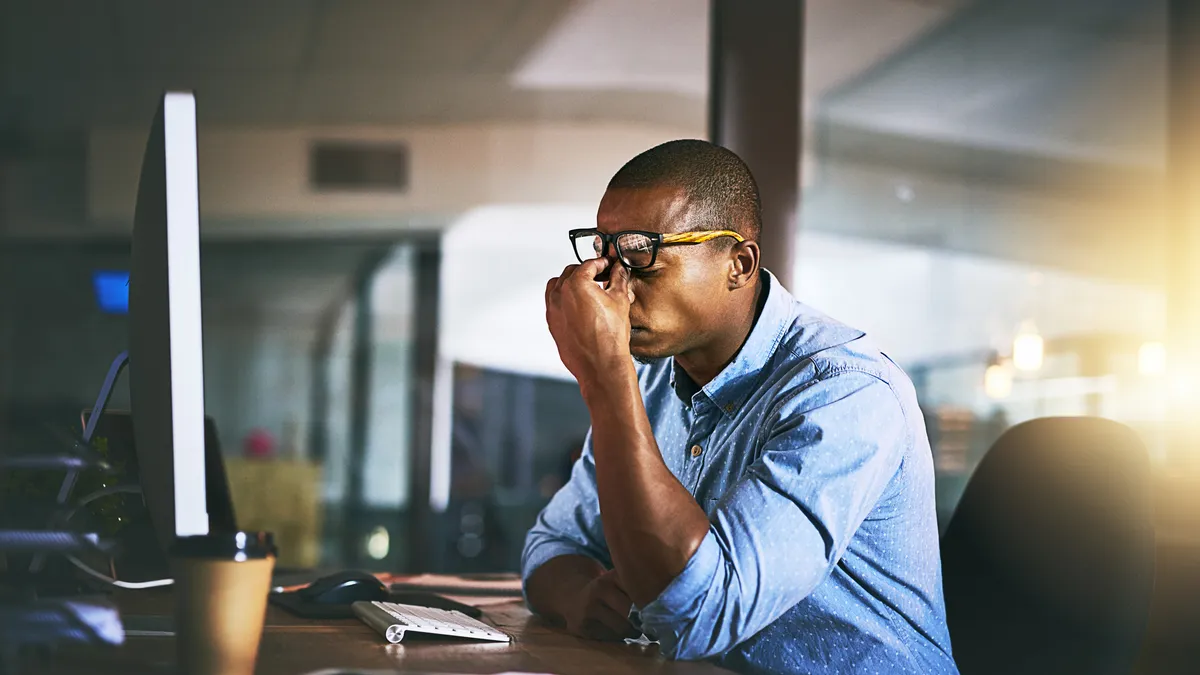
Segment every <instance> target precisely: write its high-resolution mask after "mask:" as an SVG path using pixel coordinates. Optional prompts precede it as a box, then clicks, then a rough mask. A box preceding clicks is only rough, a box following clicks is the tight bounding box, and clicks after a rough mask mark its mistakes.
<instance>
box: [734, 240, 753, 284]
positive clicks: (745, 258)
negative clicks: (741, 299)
mask: <svg viewBox="0 0 1200 675" xmlns="http://www.w3.org/2000/svg"><path fill="white" fill-rule="evenodd" d="M760 255H761V251H760V250H759V248H758V242H757V241H741V242H737V243H735V244H734V245H733V248H732V249H731V250H730V251H729V290H731V291H732V290H734V289H738V288H745V287H746V286H749V285H750V284H751V283H753V282H754V280H755V279H757V278H758V266H759V260H760V258H759V256H760Z"/></svg>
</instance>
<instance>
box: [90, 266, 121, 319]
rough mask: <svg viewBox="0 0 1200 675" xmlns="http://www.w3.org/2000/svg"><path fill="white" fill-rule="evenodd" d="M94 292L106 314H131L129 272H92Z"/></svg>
mask: <svg viewBox="0 0 1200 675" xmlns="http://www.w3.org/2000/svg"><path fill="white" fill-rule="evenodd" d="M92 290H93V291H94V292H95V293H96V304H97V305H99V307H100V311H101V312H104V313H105V314H128V313H129V272H122V271H120V270H97V271H95V272H92Z"/></svg>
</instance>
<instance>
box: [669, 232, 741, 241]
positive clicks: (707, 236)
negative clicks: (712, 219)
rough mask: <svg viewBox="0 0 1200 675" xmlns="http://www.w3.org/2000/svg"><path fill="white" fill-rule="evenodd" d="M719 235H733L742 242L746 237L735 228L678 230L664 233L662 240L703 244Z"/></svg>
mask: <svg viewBox="0 0 1200 675" xmlns="http://www.w3.org/2000/svg"><path fill="white" fill-rule="evenodd" d="M717 237H733V238H734V240H736V241H739V242H742V241H746V238H745V237H743V236H742V235H740V234H738V233H737V232H734V231H733V230H697V231H695V232H676V233H674V234H664V235H663V238H662V241H663V243H664V244H701V243H704V242H706V241H710V240H712V239H716V238H717Z"/></svg>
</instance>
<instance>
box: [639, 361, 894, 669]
mask: <svg viewBox="0 0 1200 675" xmlns="http://www.w3.org/2000/svg"><path fill="white" fill-rule="evenodd" d="M764 424H767V425H769V426H768V427H767V428H768V431H767V432H766V433H767V434H768V435H767V437H766V439H765V441H764V442H763V444H762V453H761V456H760V457H759V459H758V460H757V461H755V463H754V464H752V465H751V466H750V468H749V469H748V470H747V471H746V473H745V474H744V475H743V476H742V477H741V478H740V479H739V480H738V481H737V483H735V484H734V485H733V487H731V488H730V489H729V490H728V491H727V492H726V493H725V495H724V496H723V497H722V498H721V501H720V503H719V504H718V507H717V509H716V511H715V513H714V514H713V516H712V518H711V523H710V526H709V531H708V534H707V535H706V536H705V537H704V539H703V540H702V542H701V544H700V546H699V548H697V549H696V551H695V553H694V554H693V555H692V557H691V559H690V560H689V561H688V563H687V565H686V567H685V568H684V570H683V571H682V572H681V573H680V574H679V575H678V576H677V577H676V578H675V579H674V580H673V581H672V582H671V584H670V585H668V586H667V588H666V589H665V590H664V591H663V592H662V593H661V594H660V595H659V597H658V598H656V599H655V600H654V601H653V602H651V603H649V604H648V605H646V606H645V607H643V608H641V611H640V615H641V621H642V626H643V628H644V629H645V631H646V633H647V635H650V636H652V637H654V638H656V639H658V640H659V642H660V644H661V648H662V651H663V653H664V654H666V655H667V656H669V657H671V658H678V659H697V658H706V657H711V656H716V655H720V654H723V653H725V652H727V651H729V650H730V649H732V648H733V647H735V646H736V645H737V644H738V643H740V642H742V641H744V640H746V639H748V638H750V637H752V636H753V635H754V634H755V633H757V632H759V631H760V630H762V629H763V628H765V627H766V626H767V625H769V624H770V623H771V622H773V621H775V620H776V619H777V618H779V617H780V616H781V615H783V613H784V612H786V611H787V610H788V609H790V608H791V607H793V606H795V605H796V604H797V603H799V602H801V601H802V600H804V598H806V597H807V596H808V595H809V594H810V593H812V591H813V590H814V589H815V588H816V587H817V585H818V584H820V583H821V582H822V581H823V580H824V579H825V578H826V577H828V575H829V574H830V573H831V571H832V570H833V568H834V567H835V566H836V565H837V563H838V561H839V560H840V559H841V556H842V555H843V553H844V552H845V550H846V547H847V546H848V545H849V543H850V540H851V538H852V537H853V536H854V533H855V531H856V530H857V529H858V527H859V525H861V524H862V522H863V520H864V519H865V518H866V517H867V515H868V514H869V513H870V512H871V510H872V509H873V508H874V507H875V505H876V504H877V503H878V502H879V500H880V498H881V496H882V495H883V494H884V491H885V489H886V488H887V486H888V484H889V483H890V481H891V480H892V477H893V476H894V475H895V474H896V472H897V471H898V469H899V467H900V462H901V460H902V458H903V456H904V452H905V448H906V447H907V446H908V445H909V444H911V443H912V427H911V426H910V425H909V424H908V423H907V420H906V419H905V416H904V411H903V409H902V408H901V406H900V402H899V400H898V399H897V398H896V395H895V393H894V392H893V391H892V389H891V387H890V386H889V385H888V384H887V383H885V382H883V381H882V380H879V379H877V378H875V377H873V376H870V375H867V374H864V373H859V372H856V371H849V372H843V373H841V374H838V375H835V376H832V377H828V378H826V379H822V380H819V381H818V382H816V383H815V384H812V385H811V386H809V387H807V388H805V389H804V390H801V391H800V392H798V393H796V394H793V395H792V396H790V397H789V398H788V399H785V400H784V401H783V402H782V403H781V404H780V405H779V406H778V407H777V408H776V410H775V411H774V412H773V413H772V414H771V415H769V416H768V419H767V420H764ZM731 450H741V449H733V448H731Z"/></svg>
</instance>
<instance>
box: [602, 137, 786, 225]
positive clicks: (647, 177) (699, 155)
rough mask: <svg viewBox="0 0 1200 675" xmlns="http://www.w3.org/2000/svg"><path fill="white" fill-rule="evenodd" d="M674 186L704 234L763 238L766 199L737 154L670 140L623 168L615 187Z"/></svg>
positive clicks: (710, 145)
mask: <svg viewBox="0 0 1200 675" xmlns="http://www.w3.org/2000/svg"><path fill="white" fill-rule="evenodd" d="M662 186H669V187H676V188H680V189H682V190H684V192H685V193H686V195H687V200H688V206H689V208H690V209H691V213H690V214H689V215H690V216H693V217H695V219H696V221H695V226H696V227H697V229H702V230H735V231H737V233H738V234H740V235H742V236H743V237H745V238H747V239H753V240H757V239H758V237H759V235H760V234H761V233H762V200H761V198H760V197H759V194H758V183H757V182H755V180H754V175H753V174H751V173H750V167H748V166H746V163H745V162H743V161H742V158H741V157H738V156H737V155H736V154H734V153H733V151H731V150H729V149H727V148H723V147H721V146H719V145H716V144H714V143H709V142H708V141H700V140H694V139H686V140H678V141H668V142H666V143H663V144H662V145H657V146H655V147H653V148H650V149H649V150H647V151H645V152H643V153H641V154H640V155H638V156H637V157H634V158H633V159H631V160H629V161H628V162H626V163H625V166H623V167H621V169H620V170H619V171H617V173H616V175H614V176H613V177H612V180H610V181H609V183H608V187H609V189H613V188H648V187H662Z"/></svg>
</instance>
